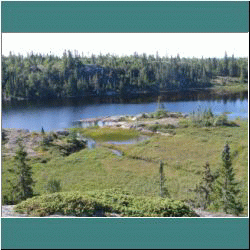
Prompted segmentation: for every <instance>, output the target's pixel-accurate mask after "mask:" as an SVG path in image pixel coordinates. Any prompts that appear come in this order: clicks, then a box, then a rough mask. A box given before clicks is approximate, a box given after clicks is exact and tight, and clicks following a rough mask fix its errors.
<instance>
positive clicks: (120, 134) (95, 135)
mask: <svg viewBox="0 0 250 250" xmlns="http://www.w3.org/2000/svg"><path fill="white" fill-rule="evenodd" d="M72 130H73V131H77V132H80V133H81V134H82V135H83V136H86V137H90V138H92V139H94V140H96V141H125V140H129V139H133V138H136V137H138V136H139V135H140V133H139V132H138V131H137V130H134V129H122V128H115V129H114V128H109V127H103V128H97V127H93V128H87V129H84V128H83V129H81V128H75V129H72Z"/></svg>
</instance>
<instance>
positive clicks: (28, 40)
mask: <svg viewBox="0 0 250 250" xmlns="http://www.w3.org/2000/svg"><path fill="white" fill-rule="evenodd" d="M248 45H249V35H248V33H2V53H3V55H6V56H7V55H8V54H9V52H10V51H12V52H13V53H15V54H18V53H20V54H23V55H26V54H27V53H30V52H31V51H33V53H42V54H47V53H48V54H50V53H51V54H54V55H58V56H62V54H63V51H64V50H65V49H66V50H71V51H72V52H74V50H77V51H78V52H79V53H80V54H81V53H84V54H85V55H88V54H89V55H91V54H92V53H93V54H99V53H102V54H107V53H110V54H116V55H131V54H133V53H134V52H138V54H142V53H146V54H148V55H149V54H154V55H155V54H156V51H158V53H159V55H160V56H165V55H166V54H167V55H168V56H171V55H172V56H176V55H177V53H179V54H180V56H181V57H202V56H203V57H223V56H224V54H225V51H227V53H228V55H229V56H231V55H232V54H234V56H235V57H248V54H249V48H248Z"/></svg>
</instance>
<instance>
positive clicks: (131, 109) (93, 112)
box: [2, 91, 248, 131]
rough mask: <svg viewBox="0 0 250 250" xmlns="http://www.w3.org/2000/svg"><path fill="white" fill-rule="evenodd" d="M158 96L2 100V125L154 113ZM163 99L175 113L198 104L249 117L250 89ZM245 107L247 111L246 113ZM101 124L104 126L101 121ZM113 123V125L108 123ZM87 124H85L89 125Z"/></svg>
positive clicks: (52, 125)
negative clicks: (249, 94)
mask: <svg viewBox="0 0 250 250" xmlns="http://www.w3.org/2000/svg"><path fill="white" fill-rule="evenodd" d="M157 101H158V96H145V95H144V96H135V97H133V98H121V97H117V96H116V97H85V98H76V99H75V98H65V99H57V100H46V101H44V100H43V101H39V100H32V101H27V100H26V101H18V102H17V101H11V102H3V103H2V126H3V127H4V128H24V129H29V130H38V131H39V130H41V128H42V127H43V128H44V129H45V131H49V130H56V129H61V128H67V127H71V126H72V122H73V121H77V120H81V119H86V118H94V117H103V116H117V115H136V114H139V113H143V112H144V113H147V112H154V111H155V110H156V108H157ZM161 102H162V103H163V104H164V105H165V108H166V109H167V110H168V111H171V112H182V113H186V114H188V113H190V112H192V111H193V110H196V109H197V107H198V106H201V107H202V108H204V109H205V108H211V109H212V111H213V112H214V113H215V114H219V113H222V112H225V111H228V112H232V113H233V114H234V116H236V117H237V116H241V117H244V118H247V117H248V92H247V91H245V92H242V93H236V94H229V95H223V96H222V95H215V94H212V93H211V92H210V91H202V92H201V91H186V92H168V93H164V94H162V95H161ZM242 110H244V111H243V112H242ZM97 125H99V126H103V124H101V122H99V123H98V124H97ZM106 125H112V124H106ZM87 126H88V125H87V124H83V127H87Z"/></svg>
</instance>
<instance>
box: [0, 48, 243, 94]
mask: <svg viewBox="0 0 250 250" xmlns="http://www.w3.org/2000/svg"><path fill="white" fill-rule="evenodd" d="M217 76H224V77H226V76H230V77H239V78H240V79H241V82H244V80H245V79H247V77H248V59H247V58H234V56H233V55H232V56H231V57H228V55H227V53H225V56H224V58H201V59H197V58H180V56H179V55H177V56H176V57H167V56H165V57H160V56H159V55H158V53H156V55H146V54H142V55H138V54H137V53H134V55H130V56H121V57H119V56H115V55H110V54H107V55H102V54H100V55H98V56H96V55H93V54H92V55H91V56H85V55H83V54H82V55H79V53H78V52H76V51H75V53H74V54H73V53H72V52H71V51H67V52H66V51H65V52H64V53H63V56H62V57H58V56H55V55H41V54H33V53H31V54H28V55H27V56H23V55H13V54H11V53H10V54H9V56H7V57H6V56H2V96H3V99H6V98H10V97H11V98H20V97H21V98H31V99H32V98H56V97H69V96H84V95H90V94H93V95H102V94H114V93H117V94H122V95H129V94H133V93H138V92H139V91H145V90H146V91H149V92H154V93H157V92H159V91H160V90H169V89H172V90H180V89H189V88H204V87H209V86H211V79H212V78H214V77H217Z"/></svg>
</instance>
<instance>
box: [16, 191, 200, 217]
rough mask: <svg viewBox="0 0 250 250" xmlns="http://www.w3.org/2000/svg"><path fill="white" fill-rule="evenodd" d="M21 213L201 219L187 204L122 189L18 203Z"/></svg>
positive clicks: (54, 195)
mask: <svg viewBox="0 0 250 250" xmlns="http://www.w3.org/2000/svg"><path fill="white" fill-rule="evenodd" d="M15 210H16V211H17V212H21V213H23V212H26V213H28V214H30V215H32V216H48V215H50V214H54V213H62V214H64V215H75V216H93V215H95V214H96V213H97V212H100V211H101V212H102V213H105V214H106V215H107V213H118V214H120V215H121V216H126V217H128V216H132V217H134V216H136V217H148V216H150V217H193V216H197V215H196V214H195V213H194V212H193V211H192V210H191V209H190V208H189V207H188V206H187V205H185V204H184V203H183V202H180V201H175V200H171V199H168V198H167V199H163V198H159V197H157V198H155V197H140V196H134V195H133V194H131V193H129V192H124V191H120V190H105V191H101V192H100V191H95V192H85V193H82V194H81V193H79V192H69V193H54V194H50V195H43V196H39V197H33V198H32V199H28V200H26V201H23V202H22V203H20V204H18V205H17V206H16V207H15Z"/></svg>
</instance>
